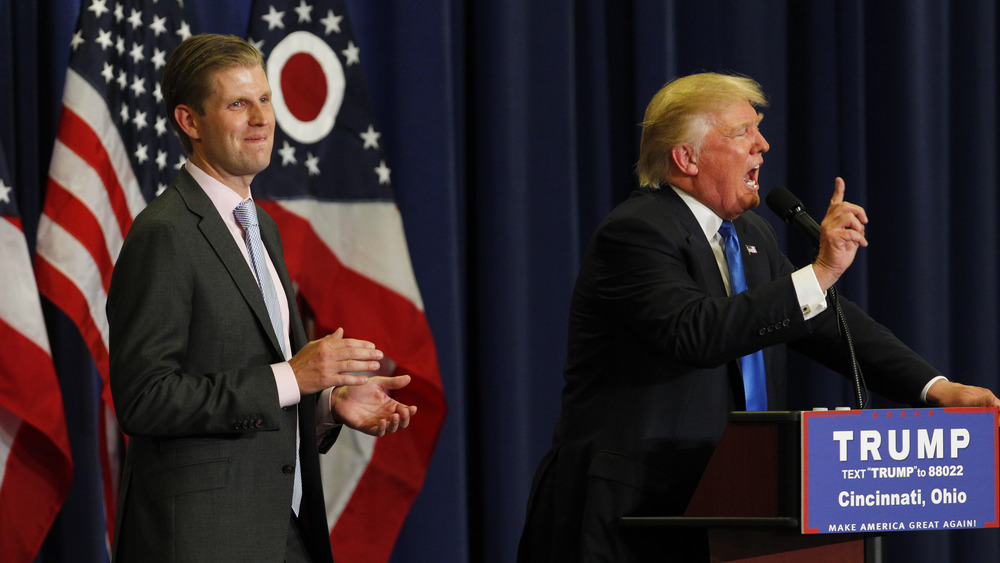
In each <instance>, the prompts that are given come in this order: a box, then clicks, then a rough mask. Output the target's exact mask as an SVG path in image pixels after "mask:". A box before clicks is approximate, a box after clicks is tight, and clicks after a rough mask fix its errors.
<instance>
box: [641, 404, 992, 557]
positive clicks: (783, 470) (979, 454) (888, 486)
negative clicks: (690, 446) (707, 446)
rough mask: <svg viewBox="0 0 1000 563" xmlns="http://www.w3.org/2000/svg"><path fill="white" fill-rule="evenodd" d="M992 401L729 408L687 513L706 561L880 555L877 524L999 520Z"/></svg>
mask: <svg viewBox="0 0 1000 563" xmlns="http://www.w3.org/2000/svg"><path fill="white" fill-rule="evenodd" d="M998 421H1000V413H998V411H997V409H994V408H985V407H984V408H944V409H933V408H923V409H893V410H864V411H859V410H853V411H840V412H805V413H803V412H735V413H732V415H731V417H730V422H729V425H728V426H727V427H726V429H725V431H724V432H723V435H722V437H721V439H720V441H719V443H718V445H717V446H716V448H715V451H714V452H713V453H712V456H711V458H710V460H709V462H708V465H707V466H706V468H705V470H704V472H703V473H702V475H701V479H700V480H699V482H698V485H697V487H696V488H695V490H694V493H693V494H692V497H691V499H690V501H689V502H688V505H687V509H686V510H685V512H684V514H683V515H682V516H672V517H671V516H664V517H659V516H643V517H638V516H637V517H624V518H622V520H621V526H622V527H623V528H628V529H641V528H653V529H655V528H665V527H670V528H675V529H676V528H699V529H704V530H707V532H708V540H709V551H710V553H711V561H713V562H720V563H721V562H737V561H746V562H750V561H752V562H754V563H779V562H781V563H784V562H789V563H790V562H799V561H809V562H810V563H825V562H831V563H882V562H884V561H885V560H886V557H885V549H884V544H883V536H882V534H883V533H884V531H900V532H905V531H908V530H926V529H933V530H938V529H958V528H997V527H1000V494H998V480H1000V464H998V459H997V455H998V441H1000V431H998Z"/></svg>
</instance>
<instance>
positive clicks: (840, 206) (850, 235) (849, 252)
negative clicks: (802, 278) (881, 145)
mask: <svg viewBox="0 0 1000 563" xmlns="http://www.w3.org/2000/svg"><path fill="white" fill-rule="evenodd" d="M867 222H868V216H867V215H866V214H865V210H864V209H862V208H861V207H860V206H858V205H855V204H853V203H849V202H846V201H844V180H843V179H842V178H837V179H836V181H835V182H834V190H833V197H832V198H830V207H828V208H827V210H826V216H825V217H823V223H822V224H820V237H819V254H818V255H817V257H816V261H815V262H813V271H814V272H815V274H816V280H817V281H819V285H820V287H821V288H823V291H826V290H828V289H830V287H831V286H833V284H835V283H836V282H837V280H838V279H840V276H841V275H843V274H844V272H845V271H847V268H848V266H850V265H851V263H852V262H854V256H855V254H857V252H858V247H859V246H868V240H867V239H866V238H865V223H867Z"/></svg>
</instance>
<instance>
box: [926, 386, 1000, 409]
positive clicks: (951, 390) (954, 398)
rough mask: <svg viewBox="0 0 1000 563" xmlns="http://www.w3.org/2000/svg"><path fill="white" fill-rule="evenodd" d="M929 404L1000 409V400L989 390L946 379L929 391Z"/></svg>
mask: <svg viewBox="0 0 1000 563" xmlns="http://www.w3.org/2000/svg"><path fill="white" fill-rule="evenodd" d="M927 402H928V403H929V404H931V405H934V406H935V407H1000V399H997V397H996V395H994V394H993V392H992V391H990V390H989V389H984V388H982V387H973V386H971V385H963V384H961V383H955V382H954V381H947V380H944V379H942V380H940V381H936V382H935V383H934V385H931V388H930V389H928V390H927Z"/></svg>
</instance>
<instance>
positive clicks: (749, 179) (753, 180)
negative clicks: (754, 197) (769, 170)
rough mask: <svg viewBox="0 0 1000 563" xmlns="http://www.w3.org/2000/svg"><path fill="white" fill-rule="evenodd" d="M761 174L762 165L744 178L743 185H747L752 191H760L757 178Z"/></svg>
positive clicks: (751, 170) (754, 168)
mask: <svg viewBox="0 0 1000 563" xmlns="http://www.w3.org/2000/svg"><path fill="white" fill-rule="evenodd" d="M759 174H760V165H759V164H758V165H757V166H754V167H753V168H751V169H750V171H749V172H747V173H746V175H745V176H743V183H744V184H746V185H747V187H748V188H750V189H751V190H759V189H760V186H759V185H758V184H757V176H758V175H759Z"/></svg>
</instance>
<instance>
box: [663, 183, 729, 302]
mask: <svg viewBox="0 0 1000 563" xmlns="http://www.w3.org/2000/svg"><path fill="white" fill-rule="evenodd" d="M653 193H654V194H655V195H656V196H657V199H659V200H660V201H661V202H663V204H664V205H665V206H666V208H667V213H669V214H670V215H671V216H672V217H675V218H676V219H677V221H678V222H679V223H680V225H681V228H683V229H684V230H685V231H686V234H685V236H684V241H685V242H686V243H687V244H688V246H689V247H690V249H691V256H692V257H693V259H694V261H695V262H696V263H697V264H698V269H699V272H700V275H701V279H702V280H704V281H705V284H706V285H705V289H706V290H707V291H708V293H709V295H712V296H714V297H725V296H726V295H727V293H726V285H725V282H724V281H723V280H722V272H721V271H719V263H718V262H717V261H716V260H715V251H713V250H712V246H711V245H710V244H709V243H708V239H707V238H705V232H704V230H703V229H702V228H701V225H699V224H698V220H697V219H696V218H695V216H694V213H692V212H691V208H690V207H688V206H687V204H686V203H684V200H683V199H681V196H679V195H677V194H676V193H675V192H674V190H673V188H671V187H669V186H664V187H663V188H661V189H659V190H656V191H655V192H653Z"/></svg>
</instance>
